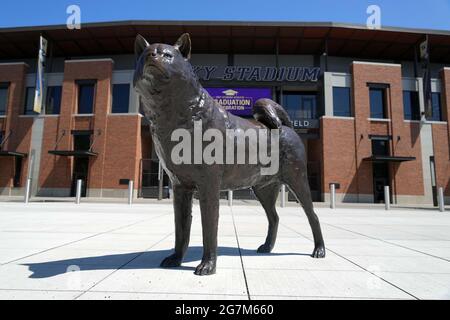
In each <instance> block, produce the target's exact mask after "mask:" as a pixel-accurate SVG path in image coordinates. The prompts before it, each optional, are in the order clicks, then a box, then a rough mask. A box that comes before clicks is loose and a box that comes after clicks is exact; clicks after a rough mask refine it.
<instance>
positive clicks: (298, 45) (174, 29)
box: [0, 21, 450, 63]
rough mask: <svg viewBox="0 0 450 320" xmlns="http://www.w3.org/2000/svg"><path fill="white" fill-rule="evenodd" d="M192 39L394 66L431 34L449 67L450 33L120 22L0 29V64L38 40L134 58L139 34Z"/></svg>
mask: <svg viewBox="0 0 450 320" xmlns="http://www.w3.org/2000/svg"><path fill="white" fill-rule="evenodd" d="M184 32H189V33H190V34H191V38H192V42H193V53H212V54H213V53H221V54H227V53H234V54H275V52H276V51H277V50H276V49H277V44H278V48H279V53H280V54H312V55H322V54H323V53H324V51H325V48H327V50H328V55H329V56H341V57H354V58H360V59H384V60H391V61H401V60H414V50H415V49H417V47H418V44H419V43H420V42H421V41H423V40H424V38H425V35H429V41H430V48H431V53H430V56H431V61H432V62H435V63H450V32H448V31H442V30H423V29H405V28H389V27H387V28H381V29H378V30H370V29H367V27H366V26H363V25H352V24H339V23H330V22H317V23H305V22H238V21H236V22H232V21H228V22H227V21H216V22H213V21H118V22H108V23H87V24H83V28H82V29H80V30H68V29H67V27H66V26H65V25H57V26H40V27H23V28H3V29H0V59H24V58H35V56H36V55H37V52H38V44H39V36H40V35H41V34H42V35H44V36H45V37H46V38H47V39H48V40H49V41H50V42H51V43H53V44H54V46H53V53H54V56H60V57H66V58H71V57H79V56H85V55H86V56H96V55H113V54H132V53H133V51H134V40H135V37H136V34H137V33H140V34H142V35H143V36H145V37H147V39H148V40H149V41H150V42H152V43H154V42H162V43H174V42H175V41H176V40H177V38H178V37H179V36H180V35H181V34H182V33H184Z"/></svg>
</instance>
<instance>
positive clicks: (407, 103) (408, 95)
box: [403, 91, 420, 120]
mask: <svg viewBox="0 0 450 320" xmlns="http://www.w3.org/2000/svg"><path fill="white" fill-rule="evenodd" d="M403 114H404V118H405V120H420V105H419V93H418V92H417V91H403Z"/></svg>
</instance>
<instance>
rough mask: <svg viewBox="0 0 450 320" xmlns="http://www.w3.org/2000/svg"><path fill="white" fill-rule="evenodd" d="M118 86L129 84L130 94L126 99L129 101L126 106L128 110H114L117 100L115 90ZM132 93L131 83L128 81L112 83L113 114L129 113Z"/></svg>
mask: <svg viewBox="0 0 450 320" xmlns="http://www.w3.org/2000/svg"><path fill="white" fill-rule="evenodd" d="M116 86H127V87H128V90H127V92H128V94H127V96H126V97H127V98H126V100H127V101H128V104H127V106H126V111H124V110H120V109H119V111H118V112H117V111H115V110H114V101H115V100H116V99H114V93H115V92H116V91H115V87H116ZM130 95H131V84H130V83H128V82H127V83H113V84H112V92H111V112H110V113H111V114H121V113H129V112H130V103H131V98H130ZM119 107H120V106H119Z"/></svg>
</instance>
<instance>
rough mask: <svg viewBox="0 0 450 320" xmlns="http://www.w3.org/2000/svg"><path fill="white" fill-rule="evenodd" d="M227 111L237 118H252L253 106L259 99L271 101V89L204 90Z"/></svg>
mask: <svg viewBox="0 0 450 320" xmlns="http://www.w3.org/2000/svg"><path fill="white" fill-rule="evenodd" d="M205 89H206V91H208V93H209V94H210V95H211V97H213V98H214V99H215V100H216V101H217V102H218V103H219V104H220V105H221V106H223V107H224V108H225V109H226V110H227V111H229V112H231V113H232V114H235V115H237V116H244V117H248V116H252V115H253V113H252V108H253V104H254V103H255V102H256V101H257V100H258V99H261V98H269V99H272V89H271V88H205Z"/></svg>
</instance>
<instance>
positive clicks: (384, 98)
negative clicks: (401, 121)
mask: <svg viewBox="0 0 450 320" xmlns="http://www.w3.org/2000/svg"><path fill="white" fill-rule="evenodd" d="M368 87H369V108H370V110H369V111H370V119H389V112H388V110H387V109H388V106H387V88H388V86H384V85H368ZM373 91H378V92H381V94H382V100H381V101H382V112H383V116H382V117H378V116H375V115H374V112H373V109H372V106H373V104H372V101H373V100H372V92H373Z"/></svg>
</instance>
